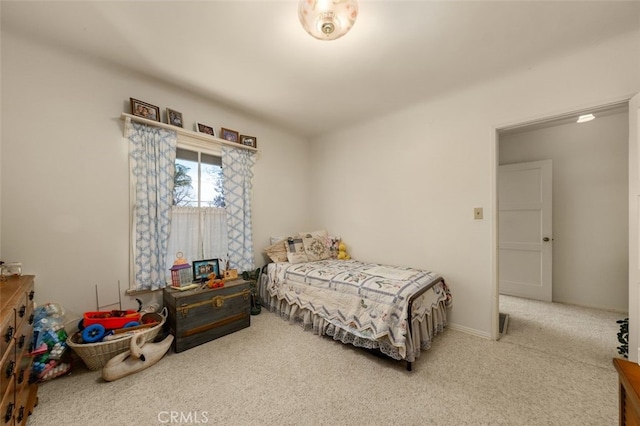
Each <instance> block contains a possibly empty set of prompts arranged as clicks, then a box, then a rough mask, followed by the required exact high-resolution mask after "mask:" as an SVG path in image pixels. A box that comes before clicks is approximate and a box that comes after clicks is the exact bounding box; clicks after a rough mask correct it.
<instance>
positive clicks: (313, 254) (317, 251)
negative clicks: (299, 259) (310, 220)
mask: <svg viewBox="0 0 640 426" xmlns="http://www.w3.org/2000/svg"><path fill="white" fill-rule="evenodd" d="M326 240H327V239H326V237H323V238H314V237H305V238H303V239H302V244H303V245H304V252H305V253H306V254H307V258H308V259H309V262H315V261H316V260H325V259H329V258H331V253H330V252H329V247H328V246H327V242H326Z"/></svg>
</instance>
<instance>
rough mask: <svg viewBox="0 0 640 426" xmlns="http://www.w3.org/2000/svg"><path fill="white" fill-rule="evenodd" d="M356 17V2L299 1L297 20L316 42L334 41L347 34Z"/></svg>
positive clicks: (341, 0)
mask: <svg viewBox="0 0 640 426" xmlns="http://www.w3.org/2000/svg"><path fill="white" fill-rule="evenodd" d="M357 17H358V2H357V1H356V0H300V3H299V5H298V18H300V22H301V23H302V26H303V27H304V29H305V30H306V31H307V32H308V33H309V34H310V35H311V36H312V37H315V38H317V39H318V40H335V39H337V38H340V37H342V36H343V35H345V34H346V33H348V32H349V30H350V29H351V27H352V26H353V24H354V23H355V22H356V18H357Z"/></svg>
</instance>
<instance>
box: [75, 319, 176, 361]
mask: <svg viewBox="0 0 640 426" xmlns="http://www.w3.org/2000/svg"><path fill="white" fill-rule="evenodd" d="M136 313H137V314H138V318H139V320H140V321H142V323H143V325H141V326H138V327H131V328H130V329H131V330H134V329H135V331H130V332H128V331H126V330H127V328H120V329H117V330H115V332H114V334H113V335H112V336H109V338H111V339H110V340H104V341H97V340H98V339H96V341H95V342H89V343H87V341H86V340H85V339H84V337H83V335H84V336H87V335H89V336H91V333H87V330H90V329H91V328H92V327H97V328H100V327H103V328H104V326H103V325H102V324H97V323H96V324H91V325H90V326H87V327H85V329H84V330H81V331H78V332H76V333H74V334H73V335H71V336H69V337H68V338H67V345H68V346H69V347H70V348H71V349H73V351H74V352H75V353H76V354H77V355H78V356H79V357H80V358H81V359H82V361H84V363H85V364H86V366H87V368H89V370H98V369H100V368H102V367H104V365H105V364H106V363H107V362H108V361H109V360H110V359H111V358H113V357H114V356H116V355H118V354H120V353H122V352H125V351H127V350H129V348H130V346H131V338H132V337H133V336H144V342H151V341H153V339H155V338H156V336H157V335H158V332H159V331H160V330H161V329H162V326H163V325H164V323H165V321H166V319H167V310H166V308H165V309H163V310H162V314H160V315H159V314H152V315H156V316H158V317H161V319H160V318H158V319H160V322H158V321H157V320H155V321H154V322H153V323H151V324H149V325H150V327H149V326H147V327H146V328H139V327H144V323H145V317H146V316H147V315H149V314H145V315H143V317H142V318H140V314H139V313H138V312H136ZM154 318H155V317H154ZM92 319H95V318H92ZM128 319H129V320H130V318H128ZM83 322H84V319H83ZM154 324H155V325H154ZM120 331H124V332H122V333H119V332H120ZM93 337H95V336H93ZM139 339H140V340H142V339H143V338H142V337H139ZM89 340H92V338H90V339H89Z"/></svg>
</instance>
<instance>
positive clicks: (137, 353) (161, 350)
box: [102, 333, 173, 382]
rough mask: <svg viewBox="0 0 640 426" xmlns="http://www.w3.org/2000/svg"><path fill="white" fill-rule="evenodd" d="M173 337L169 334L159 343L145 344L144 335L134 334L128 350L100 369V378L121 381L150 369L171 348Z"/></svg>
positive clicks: (108, 380)
mask: <svg viewBox="0 0 640 426" xmlns="http://www.w3.org/2000/svg"><path fill="white" fill-rule="evenodd" d="M172 342H173V335H171V334H169V335H168V336H167V337H165V338H164V340H162V341H161V342H158V343H145V335H144V333H136V334H135V335H134V336H133V337H132V338H131V344H130V349H129V350H128V351H126V352H123V353H121V354H119V355H116V356H114V357H113V358H111V359H110V360H109V362H107V364H106V365H105V366H104V367H103V368H102V378H103V379H104V380H106V381H107V382H112V381H114V380H118V379H121V378H122V377H125V376H128V375H129V374H133V373H137V372H138V371H142V370H144V369H145V368H149V367H151V366H152V365H153V364H155V363H156V362H158V361H160V358H162V357H163V356H164V354H165V353H166V352H167V351H168V350H169V348H170V347H171V343H172Z"/></svg>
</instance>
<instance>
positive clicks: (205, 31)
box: [0, 0, 640, 137]
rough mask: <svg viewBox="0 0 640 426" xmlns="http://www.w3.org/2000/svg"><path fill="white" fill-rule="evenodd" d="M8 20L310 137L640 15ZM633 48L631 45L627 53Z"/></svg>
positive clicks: (98, 5) (494, 9) (603, 35)
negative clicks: (306, 23)
mask: <svg viewBox="0 0 640 426" xmlns="http://www.w3.org/2000/svg"><path fill="white" fill-rule="evenodd" d="M0 8H1V9H0V14H1V18H2V21H1V25H2V29H3V31H13V32H16V33H20V34H23V35H26V36H28V37H32V38H35V39H39V40H42V41H44V42H46V43H49V42H51V43H56V44H62V45H64V46H66V47H68V48H70V49H73V50H76V51H80V52H82V53H84V54H88V55H95V56H96V57H98V58H100V59H103V60H107V61H110V62H114V63H116V64H119V65H121V66H124V67H127V68H131V69H133V70H137V71H139V72H142V73H145V74H148V75H150V76H154V77H156V78H159V79H161V80H165V81H167V82H170V83H172V84H175V85H177V86H179V87H182V88H184V89H185V90H189V91H193V92H195V93H199V94H201V95H203V96H207V97H210V98H211V99H213V100H215V101H216V102H218V103H222V104H224V105H226V106H228V107H229V108H234V109H238V110H240V111H243V112H246V113H250V114H252V115H255V116H258V117H261V118H263V119H265V120H268V121H270V122H273V123H275V124H277V125H280V126H283V127H284V128H286V129H289V130H291V131H294V132H296V133H297V134H300V135H302V136H305V137H313V136H315V135H318V134H321V133H322V132H324V131H326V130H327V129H335V128H339V127H342V126H345V125H349V124H351V123H354V122H357V121H360V120H363V119H367V118H370V117H372V116H377V115H382V114H386V113H389V112H391V111H394V110H397V109H399V108H401V107H403V106H406V105H410V104H412V103H416V102H420V101H422V100H425V99H428V98H430V97H433V96H437V95H439V94H442V93H443V92H446V91H451V90H458V89H463V88H464V87H465V86H468V85H472V84H475V83H477V82H479V81H481V80H485V79H490V78H499V77H500V75H503V74H505V73H509V72H513V71H515V70H518V69H528V68H532V67H534V66H535V64H536V63H538V62H540V61H544V60H548V59H551V58H554V57H557V56H562V55H566V54H568V53H569V52H571V51H573V50H575V49H578V48H582V47H586V46H589V45H592V44H594V43H598V42H600V41H602V40H605V39H607V38H610V37H615V36H616V35H619V34H622V33H625V32H629V31H634V30H637V29H638V28H639V26H640V2H638V1H620V2H617V1H565V2H560V1H530V2H525V1H496V2H485V1H464V2H463V1H416V0H414V1H398V0H386V1H365V0H362V1H360V14H359V17H358V20H357V22H356V24H355V26H354V27H353V29H352V30H351V32H350V33H348V34H347V35H346V36H344V37H343V38H341V39H338V40H335V41H319V40H315V39H313V38H311V37H310V36H309V35H308V34H307V33H306V32H305V31H304V30H303V29H302V28H301V26H300V23H299V21H298V16H297V2H296V1H292V0H289V1H264V0H263V1H258V0H256V1H242V0H236V1H195V2H190V1H156V2H151V1H138V2H131V1H105V2H87V1H85V2H81V1H70V2H61V1H43V2H35V1H6V0H3V1H2V2H1V3H0ZM636 53H637V52H636Z"/></svg>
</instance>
